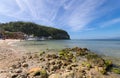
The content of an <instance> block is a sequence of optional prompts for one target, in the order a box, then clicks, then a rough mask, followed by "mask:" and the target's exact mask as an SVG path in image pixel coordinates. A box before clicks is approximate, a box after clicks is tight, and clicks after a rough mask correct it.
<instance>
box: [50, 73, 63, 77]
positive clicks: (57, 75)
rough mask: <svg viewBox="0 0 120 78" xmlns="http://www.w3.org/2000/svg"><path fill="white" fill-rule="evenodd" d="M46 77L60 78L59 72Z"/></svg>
mask: <svg viewBox="0 0 120 78" xmlns="http://www.w3.org/2000/svg"><path fill="white" fill-rule="evenodd" d="M48 78H61V76H60V74H57V73H55V74H51V75H50V76H49V77H48Z"/></svg>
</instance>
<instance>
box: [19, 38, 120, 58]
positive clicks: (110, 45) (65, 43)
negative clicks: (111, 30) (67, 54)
mask: <svg viewBox="0 0 120 78" xmlns="http://www.w3.org/2000/svg"><path fill="white" fill-rule="evenodd" d="M19 45H20V46H21V47H25V48H26V49H27V50H28V51H31V52H32V51H33V52H35V51H41V50H45V49H57V50H59V49H62V48H70V47H75V46H78V47H82V48H83V47H86V48H88V49H90V50H91V51H93V52H96V53H98V54H102V55H106V56H110V57H115V58H120V40H100V39H99V40H48V41H22V42H20V44H19Z"/></svg>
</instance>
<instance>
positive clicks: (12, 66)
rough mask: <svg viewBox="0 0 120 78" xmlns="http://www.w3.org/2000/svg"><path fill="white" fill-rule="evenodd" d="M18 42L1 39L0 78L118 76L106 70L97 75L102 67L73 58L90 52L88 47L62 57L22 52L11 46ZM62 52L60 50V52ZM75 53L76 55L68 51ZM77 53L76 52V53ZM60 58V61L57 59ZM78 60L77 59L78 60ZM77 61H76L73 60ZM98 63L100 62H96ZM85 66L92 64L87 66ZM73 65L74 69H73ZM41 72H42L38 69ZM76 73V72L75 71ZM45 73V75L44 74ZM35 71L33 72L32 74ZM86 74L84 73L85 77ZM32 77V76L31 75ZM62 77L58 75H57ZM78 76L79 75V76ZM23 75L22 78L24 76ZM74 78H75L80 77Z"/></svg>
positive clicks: (55, 54)
mask: <svg viewBox="0 0 120 78" xmlns="http://www.w3.org/2000/svg"><path fill="white" fill-rule="evenodd" d="M16 42H20V40H11V39H10V40H5V41H4V40H0V44H1V45H0V50H1V51H0V57H3V58H2V59H0V78H6V77H8V78H12V77H15V78H16V77H22V78H27V77H30V78H32V77H35V78H37V77H36V75H37V74H35V73H38V74H39V73H42V74H41V75H37V76H39V77H41V76H43V77H41V78H56V77H57V78H61V77H63V78H66V77H70V78H74V77H72V76H73V74H76V73H78V74H76V75H75V76H79V77H80V76H82V78H83V76H85V77H87V78H89V77H93V78H97V77H104V78H110V77H111V78H112V77H113V78H114V77H115V78H119V77H120V75H119V74H115V73H113V72H110V71H106V73H107V74H108V75H104V72H105V70H104V72H102V73H103V74H101V73H100V71H101V70H103V68H101V67H99V66H97V69H96V66H94V65H92V64H93V63H91V64H90V63H88V62H87V59H86V58H85V57H84V53H83V55H82V56H81V55H80V56H75V54H76V53H77V51H78V50H81V49H83V51H85V54H86V53H87V52H89V51H88V50H87V48H78V47H76V48H68V49H67V48H66V49H64V50H63V51H65V53H66V52H68V51H70V52H68V53H67V56H66V54H65V56H64V57H63V55H64V53H63V52H59V51H58V52H54V51H49V50H46V51H41V52H35V53H34V52H32V53H31V52H29V53H28V52H25V51H21V50H20V49H19V48H17V47H18V46H16V47H15V46H13V44H14V43H16ZM61 51H62V50H61ZM71 51H76V52H71ZM78 54H79V53H78ZM61 55H62V58H60V57H61ZM69 55H70V57H68V56H69ZM67 58H71V59H72V60H71V61H70V60H67ZM78 59H79V60H78ZM75 60H77V62H76V61H75ZM98 64H99V63H98ZM86 65H91V66H92V68H91V66H90V67H89V66H88V67H86ZM74 66H75V67H74ZM41 69H42V70H41ZM76 69H77V70H79V72H78V71H76ZM83 70H85V71H84V73H83V72H82V71H83ZM43 71H44V74H43ZM33 72H34V73H33ZM85 73H86V74H85ZM33 74H34V75H33ZM60 74H61V75H60ZM79 74H81V75H79ZM23 76H24V77H23ZM79 77H76V78H79Z"/></svg>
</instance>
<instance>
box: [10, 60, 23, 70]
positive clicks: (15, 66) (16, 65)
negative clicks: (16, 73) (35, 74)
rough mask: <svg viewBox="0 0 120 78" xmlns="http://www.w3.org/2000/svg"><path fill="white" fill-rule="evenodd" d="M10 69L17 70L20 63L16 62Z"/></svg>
mask: <svg viewBox="0 0 120 78" xmlns="http://www.w3.org/2000/svg"><path fill="white" fill-rule="evenodd" d="M11 67H12V68H13V69H16V68H19V67H21V63H19V62H18V63H17V64H13V65H12V66H11Z"/></svg>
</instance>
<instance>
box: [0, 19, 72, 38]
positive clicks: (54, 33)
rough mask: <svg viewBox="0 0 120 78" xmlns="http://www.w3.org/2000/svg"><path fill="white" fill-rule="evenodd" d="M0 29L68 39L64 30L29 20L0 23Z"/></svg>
mask: <svg viewBox="0 0 120 78" xmlns="http://www.w3.org/2000/svg"><path fill="white" fill-rule="evenodd" d="M0 29H2V30H5V31H9V32H23V33H25V34H27V35H34V36H37V37H42V36H44V37H49V36H51V37H52V38H53V39H70V37H69V35H68V33H67V32H66V31H64V30H61V29H57V28H53V27H46V26H42V25H38V24H35V23H31V22H21V21H19V22H9V23H1V24H0Z"/></svg>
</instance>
